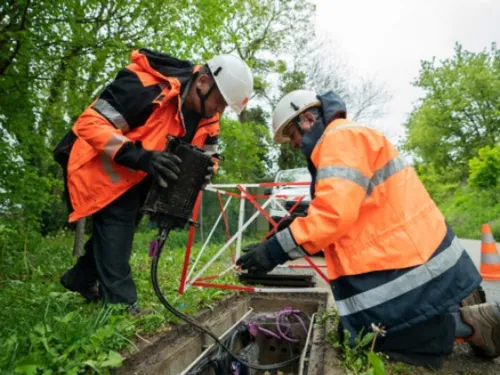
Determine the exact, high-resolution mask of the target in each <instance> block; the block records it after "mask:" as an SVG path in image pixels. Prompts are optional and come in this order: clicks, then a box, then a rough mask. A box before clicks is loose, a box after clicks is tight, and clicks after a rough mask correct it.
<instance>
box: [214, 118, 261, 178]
mask: <svg viewBox="0 0 500 375" xmlns="http://www.w3.org/2000/svg"><path fill="white" fill-rule="evenodd" d="M269 144H270V135H269V131H268V128H267V126H266V124H265V123H257V122H253V121H252V122H247V123H244V124H241V123H240V122H239V121H235V120H229V119H223V120H222V121H221V136H220V146H219V147H220V149H221V153H222V155H223V157H224V159H223V161H222V162H221V164H220V169H219V171H218V172H217V175H216V176H215V178H214V182H230V183H235V182H258V181H261V180H262V179H263V178H264V177H265V176H266V174H267V171H268V169H269V163H268V161H267V160H266V159H267V155H268V153H269Z"/></svg>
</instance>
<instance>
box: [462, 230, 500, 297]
mask: <svg viewBox="0 0 500 375" xmlns="http://www.w3.org/2000/svg"><path fill="white" fill-rule="evenodd" d="M460 242H461V244H462V245H463V246H464V248H465V250H467V253H468V254H469V256H470V257H471V258H472V261H473V262H474V264H475V265H476V267H477V268H478V269H479V267H480V264H481V263H480V262H481V241H478V240H466V239H460ZM497 249H500V243H498V242H497ZM482 286H483V288H484V290H485V291H486V300H487V301H497V302H500V281H483V284H482Z"/></svg>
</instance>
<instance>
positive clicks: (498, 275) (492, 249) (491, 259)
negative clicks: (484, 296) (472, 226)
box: [480, 224, 500, 281]
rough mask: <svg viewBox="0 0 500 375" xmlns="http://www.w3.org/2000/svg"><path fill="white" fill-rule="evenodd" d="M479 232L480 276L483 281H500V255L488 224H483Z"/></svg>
mask: <svg viewBox="0 0 500 375" xmlns="http://www.w3.org/2000/svg"><path fill="white" fill-rule="evenodd" d="M481 231H482V232H483V237H482V239H481V269H480V272H481V276H482V277H483V279H484V280H497V281H500V255H499V254H498V249H497V246H496V244H495V239H494V238H493V234H492V233H491V228H490V226H489V225H488V224H483V226H482V228H481Z"/></svg>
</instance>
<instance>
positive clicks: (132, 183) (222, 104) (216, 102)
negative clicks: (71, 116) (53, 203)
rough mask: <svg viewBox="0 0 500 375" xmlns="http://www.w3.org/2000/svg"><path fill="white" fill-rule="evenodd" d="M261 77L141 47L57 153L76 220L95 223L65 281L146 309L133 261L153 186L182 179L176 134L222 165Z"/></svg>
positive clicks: (228, 62)
mask: <svg viewBox="0 0 500 375" xmlns="http://www.w3.org/2000/svg"><path fill="white" fill-rule="evenodd" d="M252 91H253V78H252V73H251V71H250V69H249V67H248V65H247V64H246V63H245V62H244V61H243V60H241V59H240V58H239V57H236V56H233V55H219V56H215V57H213V58H212V59H210V60H209V61H208V62H207V63H206V64H205V65H203V66H201V65H194V64H193V63H191V62H189V61H185V60H179V59H177V58H174V57H171V56H168V55H165V54H162V53H158V52H154V51H150V50H147V49H140V50H136V51H133V52H132V54H131V63H130V64H129V65H127V66H126V67H125V68H123V69H122V70H120V71H119V72H118V74H117V76H116V78H115V79H114V80H113V81H112V82H111V83H110V84H109V85H107V86H106V87H105V88H104V90H103V91H102V93H101V94H100V95H99V97H98V98H97V99H96V100H95V101H94V102H93V103H92V104H91V105H90V106H88V107H87V108H86V109H85V111H84V112H83V113H82V114H81V115H80V116H79V118H78V119H77V121H76V123H75V124H74V126H73V128H72V130H71V131H70V132H69V133H68V134H67V135H66V136H65V137H64V138H63V139H62V141H61V142H60V143H59V145H58V146H57V147H56V149H55V151H54V156H55V159H56V160H57V161H58V162H59V163H60V164H61V165H62V167H63V171H64V181H65V187H66V189H65V192H66V201H67V203H68V208H69V210H70V216H69V221H70V222H75V221H77V220H78V219H80V218H83V217H86V216H91V217H92V236H91V238H90V239H89V240H88V241H87V243H86V244H85V254H84V255H83V256H81V257H80V258H79V259H78V260H77V263H76V264H75V266H74V267H73V268H71V269H70V270H68V271H67V272H66V273H65V274H64V275H63V276H62V278H61V283H62V284H63V285H64V286H65V287H66V288H67V289H69V290H72V291H76V292H79V293H80V294H82V295H83V296H84V297H85V298H86V299H88V300H91V301H93V300H97V299H103V300H104V301H106V302H109V303H124V304H127V305H128V306H129V311H130V312H131V313H134V312H138V311H139V308H138V305H137V291H136V288H135V284H134V281H133V278H132V275H131V270H130V266H129V258H130V252H131V247H132V241H133V236H134V232H135V228H136V225H137V224H138V221H139V219H140V217H141V215H140V213H139V208H140V207H141V205H142V203H143V202H144V200H145V198H146V195H147V192H148V191H149V187H150V185H151V181H152V180H153V179H156V180H157V181H158V182H159V183H160V184H161V185H163V186H165V185H166V184H168V183H170V182H172V181H175V180H176V179H177V178H178V177H179V173H180V170H179V167H178V165H179V163H180V162H181V161H180V159H179V158H178V157H177V156H175V155H173V154H170V153H168V152H165V151H164V150H165V145H166V141H167V136H175V137H179V138H181V139H182V140H183V141H185V142H188V143H191V144H193V145H195V146H198V147H199V148H201V149H203V150H204V151H205V152H206V153H208V154H210V155H212V158H213V161H214V166H212V167H210V168H209V169H208V170H207V182H208V181H209V178H210V176H211V174H212V173H213V170H214V168H216V167H217V162H218V158H217V157H218V154H217V143H218V135H219V131H220V128H219V116H220V115H221V114H222V113H223V112H224V110H225V108H226V107H227V106H229V107H230V108H231V109H233V110H234V111H235V112H236V113H237V114H239V113H241V111H243V109H244V108H245V107H246V105H247V103H248V99H249V97H250V95H251V93H252Z"/></svg>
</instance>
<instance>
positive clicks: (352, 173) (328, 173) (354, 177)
mask: <svg viewBox="0 0 500 375" xmlns="http://www.w3.org/2000/svg"><path fill="white" fill-rule="evenodd" d="M329 177H340V178H343V179H345V180H349V181H352V182H354V183H355V184H358V185H359V186H361V187H362V188H363V189H364V190H367V189H368V187H369V185H370V179H369V178H368V177H366V176H365V175H363V173H361V171H359V170H357V169H354V168H349V167H339V166H336V165H331V166H328V167H323V168H320V169H318V174H317V176H316V181H317V182H318V181H320V180H323V179H325V178H329Z"/></svg>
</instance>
